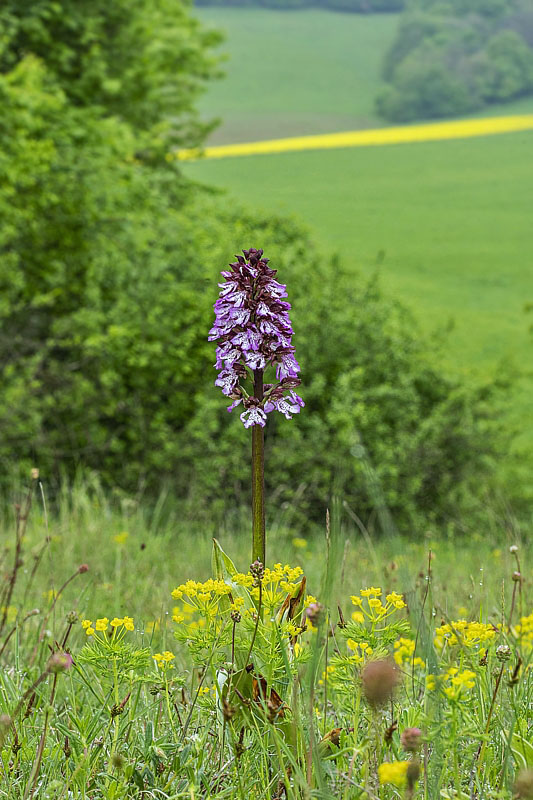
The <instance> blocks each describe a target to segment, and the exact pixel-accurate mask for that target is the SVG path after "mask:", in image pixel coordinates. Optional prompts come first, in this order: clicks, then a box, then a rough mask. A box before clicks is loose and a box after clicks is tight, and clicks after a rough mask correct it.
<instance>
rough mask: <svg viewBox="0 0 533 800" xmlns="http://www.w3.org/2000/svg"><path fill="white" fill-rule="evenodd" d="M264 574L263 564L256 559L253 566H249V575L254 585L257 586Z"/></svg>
mask: <svg viewBox="0 0 533 800" xmlns="http://www.w3.org/2000/svg"><path fill="white" fill-rule="evenodd" d="M264 574H265V566H264V564H263V563H262V562H261V561H259V559H256V560H255V561H254V563H253V564H251V565H250V575H252V577H253V578H255V585H256V586H258V585H259V581H260V580H261V578H262V577H263V575H264Z"/></svg>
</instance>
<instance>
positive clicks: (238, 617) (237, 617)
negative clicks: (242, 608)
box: [230, 611, 241, 623]
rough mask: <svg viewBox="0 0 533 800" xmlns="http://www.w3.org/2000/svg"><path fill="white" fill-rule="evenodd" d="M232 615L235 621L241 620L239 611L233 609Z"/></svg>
mask: <svg viewBox="0 0 533 800" xmlns="http://www.w3.org/2000/svg"><path fill="white" fill-rule="evenodd" d="M230 616H231V619H232V621H233V622H235V623H237V622H240V621H241V615H240V613H239V612H238V611H232V612H231V615H230Z"/></svg>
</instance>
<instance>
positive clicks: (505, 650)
mask: <svg viewBox="0 0 533 800" xmlns="http://www.w3.org/2000/svg"><path fill="white" fill-rule="evenodd" d="M496 658H497V659H498V661H501V662H502V663H503V662H504V661H509V659H510V658H511V648H510V647H509V645H508V644H501V645H500V646H499V647H497V648H496Z"/></svg>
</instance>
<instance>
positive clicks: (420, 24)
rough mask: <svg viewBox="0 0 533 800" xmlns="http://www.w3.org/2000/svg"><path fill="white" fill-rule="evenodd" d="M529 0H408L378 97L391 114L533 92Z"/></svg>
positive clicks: (445, 109) (405, 117)
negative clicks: (457, 0)
mask: <svg viewBox="0 0 533 800" xmlns="http://www.w3.org/2000/svg"><path fill="white" fill-rule="evenodd" d="M532 33H533V6H532V5H531V3H530V2H529V0H509V2H503V1H501V0H461V1H460V2H453V3H452V2H441V1H440V0H412V2H411V4H410V5H409V6H408V9H407V11H406V12H405V14H404V15H403V16H402V18H401V23H400V26H399V28H398V33H397V36H396V39H395V41H394V42H393V44H392V46H391V49H390V50H389V53H388V54H387V56H386V58H385V64H384V70H383V74H384V77H385V79H386V80H387V81H388V82H389V85H388V86H387V87H386V89H385V90H384V91H383V92H382V93H381V94H380V95H379V96H378V98H377V108H378V111H379V113H380V114H381V115H382V116H383V117H385V118H386V119H388V120H390V121H394V122H407V121H410V120H414V119H420V118H426V119H430V118H437V117H445V116H454V115H459V114H464V113H466V112H469V111H475V110H477V109H480V108H483V107H484V106H486V105H488V104H490V103H495V102H498V103H501V102H506V101H508V100H513V99H515V98H517V97H520V96H522V95H526V94H530V93H531V92H533V35H532Z"/></svg>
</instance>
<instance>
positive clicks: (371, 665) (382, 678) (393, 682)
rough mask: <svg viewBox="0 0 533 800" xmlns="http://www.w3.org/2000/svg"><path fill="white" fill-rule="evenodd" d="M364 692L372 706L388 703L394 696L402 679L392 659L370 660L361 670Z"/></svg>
mask: <svg viewBox="0 0 533 800" xmlns="http://www.w3.org/2000/svg"><path fill="white" fill-rule="evenodd" d="M361 680H362V683H363V694H364V696H365V697H366V699H367V701H368V702H369V703H370V705H371V706H379V705H382V704H383V703H386V702H387V701H388V700H390V698H391V697H392V694H393V692H394V689H395V688H396V686H397V685H398V682H399V680H400V673H399V671H398V669H397V667H396V665H395V664H394V663H393V662H392V661H388V660H386V659H379V660H377V661H369V662H368V663H367V664H365V666H364V667H363V670H362V672H361Z"/></svg>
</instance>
